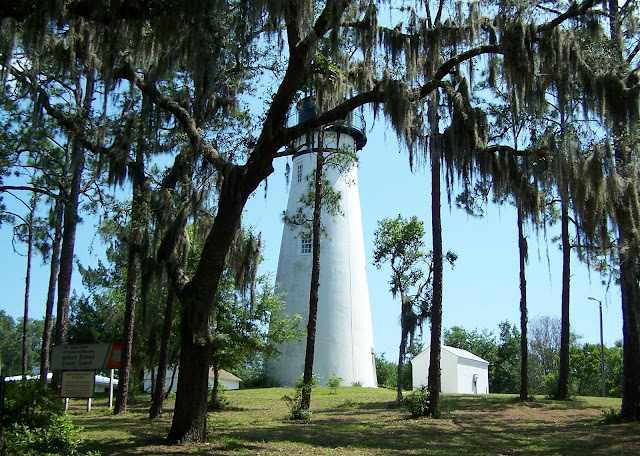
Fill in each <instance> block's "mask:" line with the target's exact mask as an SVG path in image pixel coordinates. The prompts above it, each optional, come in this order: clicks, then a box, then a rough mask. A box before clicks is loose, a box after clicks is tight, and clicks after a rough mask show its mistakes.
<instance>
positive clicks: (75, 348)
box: [51, 342, 122, 371]
mask: <svg viewBox="0 0 640 456" xmlns="http://www.w3.org/2000/svg"><path fill="white" fill-rule="evenodd" d="M121 351H122V344H121V343H119V342H116V343H112V344H86V345H54V346H53V347H51V370H62V371H72V370H85V371H86V370H94V371H96V370H103V369H119V368H120V353H121Z"/></svg>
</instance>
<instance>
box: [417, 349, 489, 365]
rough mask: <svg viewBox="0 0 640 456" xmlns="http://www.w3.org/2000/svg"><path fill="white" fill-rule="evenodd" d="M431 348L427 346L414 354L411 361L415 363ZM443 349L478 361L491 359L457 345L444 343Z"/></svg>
mask: <svg viewBox="0 0 640 456" xmlns="http://www.w3.org/2000/svg"><path fill="white" fill-rule="evenodd" d="M430 349H431V347H427V348H425V349H424V350H423V351H422V353H420V354H418V355H416V356H414V358H413V359H412V360H411V363H413V362H414V361H415V360H417V359H418V358H421V357H422V356H425V353H429V352H430ZM441 350H442V351H447V352H449V353H451V354H452V355H454V356H457V357H458V358H463V359H470V360H472V361H477V362H480V363H485V364H489V361H487V360H485V359H482V358H480V357H479V356H477V355H474V354H473V353H471V352H470V351H467V350H463V349H461V348H455V347H449V346H448V345H442V346H441Z"/></svg>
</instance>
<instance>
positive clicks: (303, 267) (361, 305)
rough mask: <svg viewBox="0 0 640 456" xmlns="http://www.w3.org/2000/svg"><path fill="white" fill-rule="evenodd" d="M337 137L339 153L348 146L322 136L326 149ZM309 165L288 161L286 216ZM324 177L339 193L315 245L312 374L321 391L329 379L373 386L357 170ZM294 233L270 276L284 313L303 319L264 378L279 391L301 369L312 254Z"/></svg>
mask: <svg viewBox="0 0 640 456" xmlns="http://www.w3.org/2000/svg"><path fill="white" fill-rule="evenodd" d="M338 134H339V136H340V138H339V141H340V142H339V145H340V146H341V147H342V146H344V145H345V144H349V140H350V143H351V144H352V145H353V144H354V142H353V139H352V138H351V137H350V136H349V135H347V134H344V133H335V132H333V134H331V133H329V132H327V133H326V137H325V147H327V148H332V147H336V146H337V145H336V144H335V142H336V140H337V138H338ZM331 141H333V142H334V144H333V146H332V145H331ZM315 161H316V156H315V153H304V154H302V155H299V156H296V157H295V158H294V159H293V173H292V174H293V176H292V177H293V178H292V183H291V189H290V192H289V202H288V205H287V213H288V214H293V213H294V212H295V211H296V210H297V208H298V206H299V205H300V203H299V199H300V196H301V195H302V194H303V193H306V192H307V191H308V188H309V187H308V182H307V180H306V176H307V175H308V174H309V172H311V170H313V169H314V168H315ZM325 175H326V177H327V179H328V180H329V182H330V183H331V184H332V186H333V188H334V189H335V190H337V191H339V192H340V194H341V199H340V208H341V211H342V215H337V216H334V217H332V216H329V215H328V214H326V213H323V215H322V224H323V226H324V228H325V232H326V235H325V236H323V237H322V239H321V254H320V289H319V302H318V320H317V329H316V344H315V356H314V364H313V372H314V375H315V376H316V378H317V380H318V383H319V385H321V386H323V385H326V384H327V381H328V379H329V377H330V376H331V375H332V374H335V375H336V376H338V377H340V378H342V385H344V386H350V385H353V384H359V385H361V386H365V387H377V381H376V370H375V358H374V352H373V330H372V326H371V310H370V304H369V289H368V286H367V276H366V259H365V254H364V239H363V235H362V218H361V211H360V196H359V194H358V180H357V179H358V176H357V168H356V167H355V166H353V167H352V168H351V169H350V170H348V171H346V172H344V173H343V174H340V173H338V172H337V171H336V170H333V169H330V168H327V169H326V170H325ZM300 231H301V230H300V229H291V228H289V227H287V226H285V227H284V231H283V234H282V244H281V247H280V258H279V261H278V272H277V275H276V282H277V284H278V288H277V291H278V292H285V293H286V296H285V301H286V308H285V311H284V312H285V313H287V314H289V315H294V314H299V315H301V316H302V317H303V323H302V327H303V328H304V329H305V335H304V337H303V338H302V339H301V340H300V341H294V342H289V343H286V344H284V345H282V346H280V347H279V348H280V350H281V352H282V355H281V358H280V360H269V361H268V363H267V375H268V376H269V377H271V378H272V379H274V380H276V381H278V382H279V383H280V384H281V385H283V386H291V385H293V384H294V383H295V381H296V380H297V379H298V378H301V377H302V373H303V369H304V356H305V347H306V325H307V320H308V315H309V290H310V282H311V262H312V255H311V251H310V248H309V249H308V251H307V249H306V248H305V246H303V240H302V236H300Z"/></svg>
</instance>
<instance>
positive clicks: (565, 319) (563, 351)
mask: <svg viewBox="0 0 640 456" xmlns="http://www.w3.org/2000/svg"><path fill="white" fill-rule="evenodd" d="M560 210H561V227H562V228H561V237H562V316H561V330H560V366H559V370H558V390H557V391H556V399H563V400H564V399H568V398H569V344H570V342H571V341H570V329H569V290H570V280H571V245H570V243H569V201H568V189H567V184H566V183H565V184H563V189H562V195H561V208H560Z"/></svg>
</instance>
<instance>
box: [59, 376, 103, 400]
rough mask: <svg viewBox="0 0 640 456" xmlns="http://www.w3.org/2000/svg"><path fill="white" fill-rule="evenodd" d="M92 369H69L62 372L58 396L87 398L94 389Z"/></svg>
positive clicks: (91, 394) (91, 395)
mask: <svg viewBox="0 0 640 456" xmlns="http://www.w3.org/2000/svg"><path fill="white" fill-rule="evenodd" d="M94 374H95V373H94V372H93V371H69V372H63V373H62V384H61V385H60V397H73V398H89V397H93V391H94V389H95V381H96V380H95V375H94Z"/></svg>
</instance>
